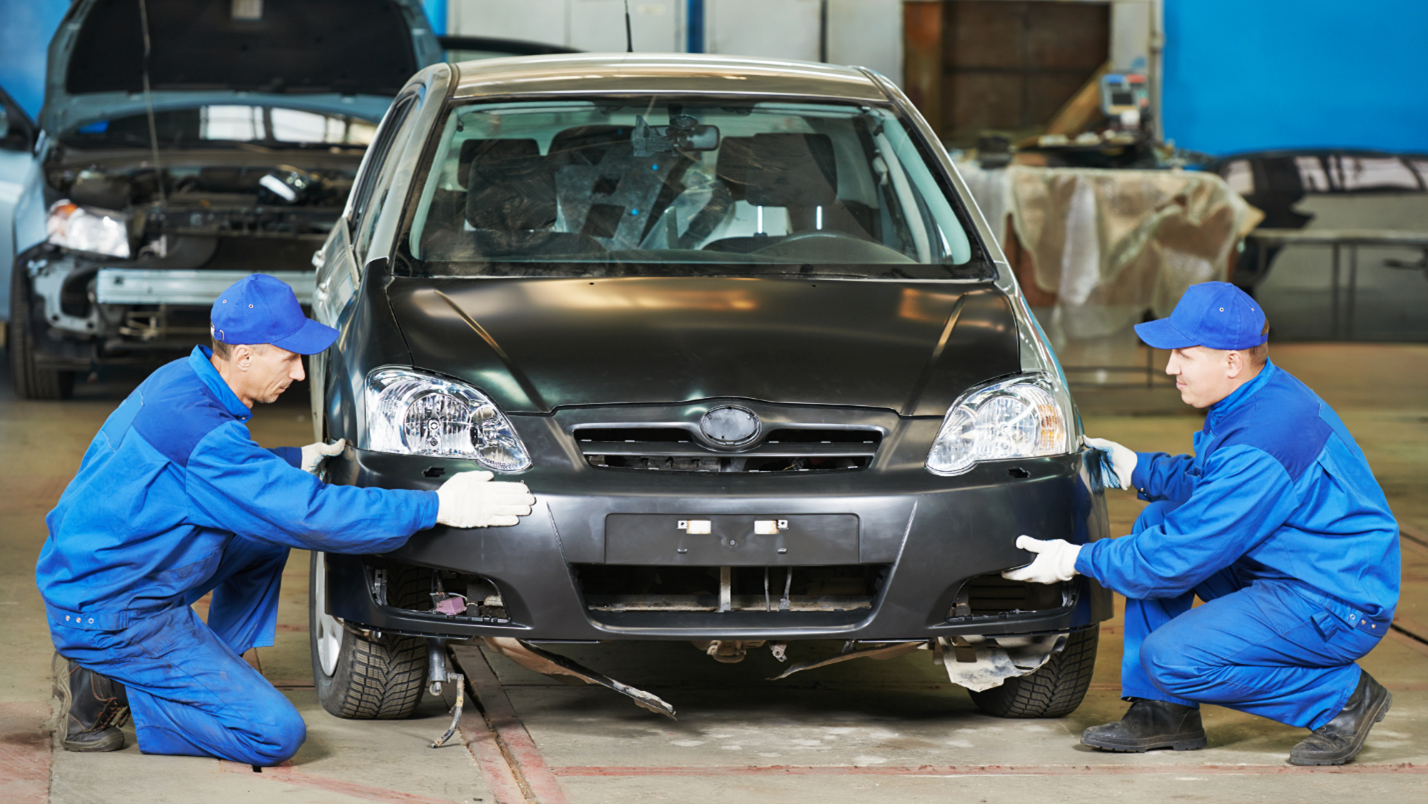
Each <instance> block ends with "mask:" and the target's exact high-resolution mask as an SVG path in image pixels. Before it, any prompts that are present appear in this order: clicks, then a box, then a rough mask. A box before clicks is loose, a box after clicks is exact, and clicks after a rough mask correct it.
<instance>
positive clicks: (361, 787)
mask: <svg viewBox="0 0 1428 804" xmlns="http://www.w3.org/2000/svg"><path fill="white" fill-rule="evenodd" d="M218 766H219V768H220V769H222V770H223V771H225V772H227V773H246V774H248V775H249V776H251V777H253V778H254V779H267V780H269V781H275V782H287V783H288V784H291V785H297V786H298V787H309V788H312V789H314V790H326V791H328V792H331V793H341V794H343V795H347V796H353V797H355V798H364V799H366V800H368V801H388V802H403V803H404V804H459V802H455V801H452V800H450V799H446V798H429V797H427V796H419V795H416V794H414V793H402V792H398V791H396V790H387V789H386V788H382V787H372V786H370V785H365V784H357V783H356V782H344V781H342V780H341V779H332V778H329V777H327V776H315V775H313V774H309V773H303V772H302V771H300V770H298V769H296V768H294V767H292V766H291V765H289V764H287V763H283V764H282V765H277V766H274V767H271V768H263V772H262V773H254V772H253V768H252V766H251V765H242V764H239V763H237V762H228V761H227V760H219V761H218Z"/></svg>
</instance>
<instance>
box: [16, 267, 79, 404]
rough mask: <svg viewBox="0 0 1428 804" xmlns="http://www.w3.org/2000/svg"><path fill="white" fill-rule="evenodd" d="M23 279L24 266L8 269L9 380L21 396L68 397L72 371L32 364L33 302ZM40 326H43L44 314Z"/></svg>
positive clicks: (71, 382) (71, 390)
mask: <svg viewBox="0 0 1428 804" xmlns="http://www.w3.org/2000/svg"><path fill="white" fill-rule="evenodd" d="M25 280H26V276H25V271H24V269H23V268H21V267H20V266H18V265H17V266H15V267H14V270H12V271H11V272H10V331H9V332H8V333H6V334H7V336H8V337H7V339H6V343H7V347H8V350H9V352H10V380H11V382H13V383H14V384H15V393H16V394H18V395H19V396H20V398H21V399H69V397H70V395H71V394H72V393H74V372H73V371H57V370H54V369H43V368H38V367H36V366H35V341H34V338H35V323H34V322H35V320H36V319H35V317H34V316H33V315H32V313H33V312H34V304H35V302H34V301H32V300H31V299H30V285H29V282H27V281H25ZM40 326H41V327H43V326H44V324H43V316H41V319H40Z"/></svg>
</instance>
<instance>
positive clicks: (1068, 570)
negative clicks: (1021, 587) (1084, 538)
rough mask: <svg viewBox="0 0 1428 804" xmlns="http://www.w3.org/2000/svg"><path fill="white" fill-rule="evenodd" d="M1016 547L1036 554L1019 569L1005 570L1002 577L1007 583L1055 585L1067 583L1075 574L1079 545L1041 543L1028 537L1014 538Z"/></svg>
mask: <svg viewBox="0 0 1428 804" xmlns="http://www.w3.org/2000/svg"><path fill="white" fill-rule="evenodd" d="M1016 546H1017V547H1018V548H1019V549H1021V550H1030V551H1031V552H1033V553H1036V554H1037V556H1036V560H1035V561H1033V562H1031V563H1030V564H1028V565H1027V566H1025V567H1022V568H1021V569H1014V570H1007V571H1006V572H1003V573H1002V577H1003V578H1006V579H1007V580H1008V581H1030V582H1032V583H1056V582H1057V581H1069V580H1071V576H1073V575H1075V574H1076V556H1078V555H1080V554H1081V545H1079V544H1071V543H1070V542H1067V541H1066V540H1064V539H1054V540H1052V541H1042V540H1041V539H1033V538H1031V537H1030V536H1018V537H1016Z"/></svg>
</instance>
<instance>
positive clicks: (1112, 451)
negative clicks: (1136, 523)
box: [1086, 436, 1140, 491]
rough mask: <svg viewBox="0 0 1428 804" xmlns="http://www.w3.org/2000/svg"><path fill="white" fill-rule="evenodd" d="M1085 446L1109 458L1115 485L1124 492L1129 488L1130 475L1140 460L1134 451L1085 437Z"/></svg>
mask: <svg viewBox="0 0 1428 804" xmlns="http://www.w3.org/2000/svg"><path fill="white" fill-rule="evenodd" d="M1086 444H1087V445H1089V446H1091V447H1094V448H1096V449H1098V450H1100V451H1101V452H1104V453H1106V454H1107V455H1110V456H1111V467H1112V468H1113V469H1114V470H1115V474H1116V476H1115V477H1114V478H1112V479H1113V480H1115V482H1116V484H1117V485H1119V486H1120V487H1121V488H1122V489H1125V490H1126V491H1129V490H1130V487H1131V474H1132V473H1133V472H1135V465H1136V463H1137V462H1139V460H1140V458H1139V457H1137V456H1136V454H1135V451H1134V450H1132V449H1130V448H1129V447H1123V446H1121V445H1120V444H1117V443H1116V442H1114V441H1107V440H1106V439H1104V438H1091V437H1090V436H1086Z"/></svg>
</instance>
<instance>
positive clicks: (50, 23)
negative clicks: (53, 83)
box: [0, 0, 69, 118]
mask: <svg viewBox="0 0 1428 804" xmlns="http://www.w3.org/2000/svg"><path fill="white" fill-rule="evenodd" d="M68 10H69V2H68V0H0V86H3V87H4V88H5V91H6V92H9V93H10V97H12V98H14V99H15V102H16V103H18V104H20V108H22V109H24V110H25V111H26V112H27V113H28V114H29V115H30V117H31V118H33V117H35V116H36V115H38V114H39V113H40V104H41V103H43V102H44V100H45V55H46V53H47V52H48V50H49V47H50V39H51V38H53V37H54V35H55V30H56V29H57V28H59V24H60V20H62V19H64V13H65V12H66V11H68Z"/></svg>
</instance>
